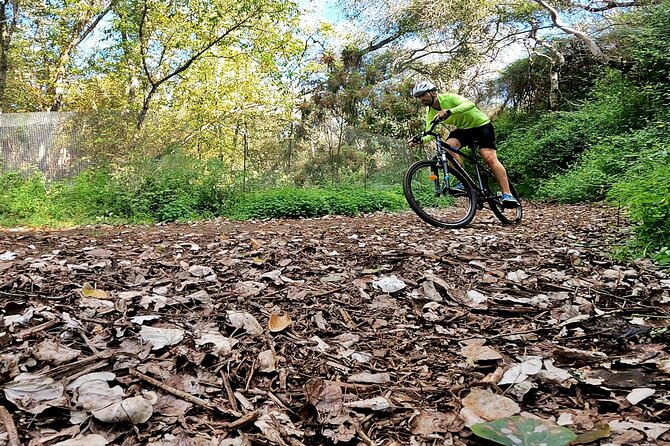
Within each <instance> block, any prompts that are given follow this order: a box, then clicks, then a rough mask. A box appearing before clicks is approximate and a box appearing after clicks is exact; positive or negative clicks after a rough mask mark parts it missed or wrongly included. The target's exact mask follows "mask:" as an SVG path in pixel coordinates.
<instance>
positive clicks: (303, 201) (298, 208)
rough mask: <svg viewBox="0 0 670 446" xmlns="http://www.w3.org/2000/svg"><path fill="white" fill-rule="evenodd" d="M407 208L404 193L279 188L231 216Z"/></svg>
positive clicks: (246, 201) (252, 198) (243, 203)
mask: <svg viewBox="0 0 670 446" xmlns="http://www.w3.org/2000/svg"><path fill="white" fill-rule="evenodd" d="M405 207H406V203H405V199H404V197H403V195H402V192H400V191H397V190H395V191H391V190H379V189H376V190H369V189H278V190H268V191H263V192H258V193H253V194H249V195H246V196H245V197H244V198H243V199H242V200H240V202H239V203H237V205H235V206H234V207H233V209H232V210H231V217H232V218H236V219H248V218H299V217H320V216H323V215H329V214H330V215H354V214H357V213H360V212H374V211H393V210H398V209H403V208H405Z"/></svg>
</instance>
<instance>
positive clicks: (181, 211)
mask: <svg viewBox="0 0 670 446" xmlns="http://www.w3.org/2000/svg"><path fill="white" fill-rule="evenodd" d="M224 170H225V166H224V165H223V164H221V163H218V162H213V161H210V162H206V163H200V162H198V161H196V160H193V159H191V158H187V157H183V156H180V155H171V156H166V157H163V158H162V159H158V160H149V161H142V162H137V163H135V164H132V165H131V166H128V167H126V168H125V169H124V170H122V171H119V172H114V173H112V172H110V171H108V170H102V169H100V170H96V169H91V170H89V171H86V172H83V173H82V174H80V175H78V176H77V177H75V178H73V179H65V180H61V181H57V182H51V183H49V182H46V181H45V180H44V178H43V177H42V176H40V175H33V176H31V177H28V178H23V177H21V176H20V175H18V174H16V173H8V174H4V175H2V176H0V186H2V192H1V193H0V199H1V200H0V203H1V204H0V224H2V225H4V226H13V225H18V224H23V225H31V226H41V225H52V226H62V225H72V224H82V223H94V222H100V221H142V222H145V221H146V222H151V221H174V220H189V219H195V218H206V217H210V216H213V215H221V213H222V212H223V210H224V209H225V208H226V207H228V206H230V204H231V203H230V202H231V200H232V199H233V198H232V197H233V196H234V194H235V187H231V186H229V185H228V184H226V183H224V182H223V179H224V178H226V176H225V175H224Z"/></svg>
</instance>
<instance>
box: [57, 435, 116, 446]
mask: <svg viewBox="0 0 670 446" xmlns="http://www.w3.org/2000/svg"><path fill="white" fill-rule="evenodd" d="M108 444H109V441H107V439H106V438H105V437H103V436H102V435H99V434H91V435H83V436H81V437H77V438H72V439H70V440H65V441H61V442H60V443H55V444H53V445H52V446H106V445H108Z"/></svg>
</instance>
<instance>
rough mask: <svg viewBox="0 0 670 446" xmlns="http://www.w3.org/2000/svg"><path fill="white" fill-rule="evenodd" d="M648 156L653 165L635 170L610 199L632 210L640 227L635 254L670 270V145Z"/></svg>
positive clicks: (609, 196) (633, 216) (635, 243)
mask: <svg viewBox="0 0 670 446" xmlns="http://www.w3.org/2000/svg"><path fill="white" fill-rule="evenodd" d="M646 156H647V157H648V158H650V159H649V160H648V161H649V162H647V163H643V164H642V163H641V164H640V166H639V167H638V168H637V169H634V170H631V172H629V173H628V175H627V176H626V177H625V179H623V181H621V182H619V183H617V184H616V185H614V187H613V188H612V190H611V191H610V192H609V194H608V198H609V199H610V200H611V201H612V202H615V203H623V204H624V205H625V206H626V207H627V208H628V209H629V215H630V218H631V220H632V221H633V222H634V223H635V224H636V226H635V232H636V235H637V239H636V240H635V241H634V242H633V245H632V246H631V248H632V249H633V251H634V253H635V254H637V255H644V256H652V257H655V258H656V260H657V261H658V262H659V264H661V265H663V266H666V267H670V144H667V143H666V145H665V148H664V150H662V151H658V152H656V153H654V154H651V153H650V154H646Z"/></svg>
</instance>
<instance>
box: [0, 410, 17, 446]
mask: <svg viewBox="0 0 670 446" xmlns="http://www.w3.org/2000/svg"><path fill="white" fill-rule="evenodd" d="M0 420H2V424H3V425H4V426H5V432H7V436H8V440H9V446H20V445H21V443H19V432H18V431H17V430H16V425H15V424H14V419H13V418H12V416H11V415H10V414H9V412H8V411H7V409H5V406H0Z"/></svg>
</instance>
